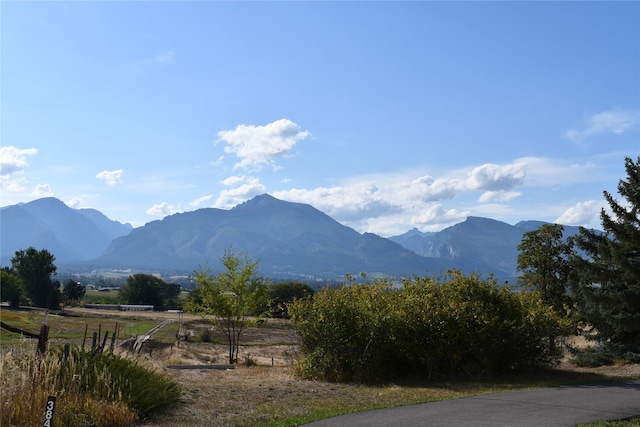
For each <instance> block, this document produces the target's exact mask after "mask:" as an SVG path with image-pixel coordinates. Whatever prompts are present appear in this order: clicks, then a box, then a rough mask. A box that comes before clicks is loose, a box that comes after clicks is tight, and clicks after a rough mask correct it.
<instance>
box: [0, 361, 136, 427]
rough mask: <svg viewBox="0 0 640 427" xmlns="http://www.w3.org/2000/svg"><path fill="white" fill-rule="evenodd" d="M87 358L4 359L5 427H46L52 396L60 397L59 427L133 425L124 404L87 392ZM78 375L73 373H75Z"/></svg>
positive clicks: (0, 364)
mask: <svg viewBox="0 0 640 427" xmlns="http://www.w3.org/2000/svg"><path fill="white" fill-rule="evenodd" d="M83 364H84V363H83V361H82V359H79V360H78V359H76V358H72V357H69V358H68V359H67V360H66V361H65V360H64V358H63V357H60V354H59V352H55V351H50V352H48V353H47V354H46V355H45V356H35V355H34V353H33V352H28V351H25V350H22V349H17V350H12V351H10V352H8V353H5V354H2V355H0V389H1V390H2V392H1V393H2V395H1V398H0V402H1V405H2V408H1V409H2V410H1V412H0V425H3V426H37V425H42V423H43V421H44V416H45V406H46V403H47V398H48V396H56V398H57V402H56V407H55V412H54V418H53V419H54V423H53V424H54V425H59V426H104V427H112V426H113V427H116V426H127V425H131V424H132V423H133V422H134V421H135V420H136V419H137V415H136V413H135V411H133V410H132V409H131V408H130V407H129V406H128V405H127V404H126V403H124V402H123V401H122V400H113V401H110V400H107V399H100V398H96V397H95V396H94V395H92V394H91V393H87V392H86V390H83V388H85V384H83V381H81V379H80V376H81V375H83V374H86V373H87V372H86V371H87V369H90V367H89V366H87V364H84V366H82V365H83ZM71 373H72V374H71ZM110 376H111V373H110V372H109V371H105V370H103V371H101V372H98V373H97V377H96V379H97V380H98V381H99V382H100V383H102V384H110V383H111V382H112V381H111V378H110Z"/></svg>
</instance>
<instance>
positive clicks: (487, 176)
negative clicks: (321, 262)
mask: <svg viewBox="0 0 640 427" xmlns="http://www.w3.org/2000/svg"><path fill="white" fill-rule="evenodd" d="M526 170H527V165H526V163H524V162H514V163H511V164H507V165H494V164H485V165H481V166H477V167H473V168H470V169H462V170H458V171H456V172H454V173H453V174H452V175H451V176H448V177H439V178H434V177H432V176H430V175H421V176H418V177H417V178H416V177H415V175H413V174H405V175H401V174H388V175H377V176H367V177H360V178H353V179H351V180H349V182H344V183H342V185H336V186H333V187H319V188H315V189H291V190H286V191H278V192H275V193H274V194H273V195H274V196H275V197H277V198H280V199H283V200H289V201H293V202H300V203H307V204H310V205H312V206H314V207H316V208H317V209H319V210H321V211H323V212H325V213H326V214H328V215H329V216H331V217H333V218H335V219H336V220H338V221H339V222H341V223H344V224H346V225H349V226H351V227H353V228H356V229H358V230H365V231H372V232H375V233H379V234H383V235H391V234H399V233H403V232H405V231H407V229H408V227H409V226H411V227H419V228H421V229H422V230H424V231H426V230H436V229H442V227H444V226H449V225H453V224H455V223H456V222H459V221H463V220H464V219H465V218H466V217H467V216H469V210H468V209H445V207H443V205H442V204H440V203H439V202H440V201H445V200H452V199H454V198H456V197H458V196H460V195H461V193H465V192H467V193H468V192H476V191H479V190H480V191H483V194H482V195H481V196H480V201H481V202H483V203H488V202H508V201H510V200H512V199H514V198H516V197H518V196H519V195H520V192H518V191H513V190H512V189H513V187H516V186H519V185H523V183H524V178H525V174H526ZM412 175H413V176H412Z"/></svg>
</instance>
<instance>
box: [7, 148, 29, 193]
mask: <svg viewBox="0 0 640 427" xmlns="http://www.w3.org/2000/svg"><path fill="white" fill-rule="evenodd" d="M36 154H38V150H36V149H35V148H26V149H24V148H17V147H14V146H8V147H0V183H1V184H2V189H3V190H6V191H9V192H13V193H17V192H20V191H23V190H24V187H23V184H25V183H26V182H27V180H26V179H25V177H24V176H23V175H24V170H25V168H26V167H27V156H35V155H36Z"/></svg>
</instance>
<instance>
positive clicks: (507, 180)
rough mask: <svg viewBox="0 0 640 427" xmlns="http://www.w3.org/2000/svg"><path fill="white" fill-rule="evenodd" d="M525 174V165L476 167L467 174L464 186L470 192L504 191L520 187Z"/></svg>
mask: <svg viewBox="0 0 640 427" xmlns="http://www.w3.org/2000/svg"><path fill="white" fill-rule="evenodd" d="M526 174H527V165H526V164H525V163H512V164H509V165H502V166H501V165H494V164H491V163H487V164H484V165H482V166H478V167H476V168H474V169H473V170H471V172H469V176H468V178H467V180H466V182H465V186H466V187H467V188H469V189H472V190H487V191H505V190H511V189H512V188H514V187H517V186H520V185H522V184H523V182H524V177H525V175H526Z"/></svg>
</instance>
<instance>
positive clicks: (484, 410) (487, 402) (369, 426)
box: [306, 380, 640, 427]
mask: <svg viewBox="0 0 640 427" xmlns="http://www.w3.org/2000/svg"><path fill="white" fill-rule="evenodd" d="M634 416H640V380H629V381H616V382H607V383H598V384H587V385H583V386H567V387H553V388H544V389H535V390H519V391H510V392H504V393H494V394H487V395H483V396H474V397H465V398H460V399H453V400H446V401H440V402H432V403H423V404H419V405H409V406H402V407H397V408H388V409H380V410H376V411H368V412H360V413H354V414H347V415H341V416H338V417H333V418H329V419H326V420H322V421H317V422H314V423H311V424H307V425H306V426H307V427H329V426H331V427H333V426H340V427H387V426H429V427H441V426H442V427H444V426H446V427H466V426H474V427H476V426H491V427H498V426H499V427H525V426H526V427H534V426H535V427H556V426H557V427H561V426H567V427H569V426H571V427H572V426H575V425H576V424H580V423H589V422H594V421H599V420H617V419H624V418H630V417H634Z"/></svg>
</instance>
